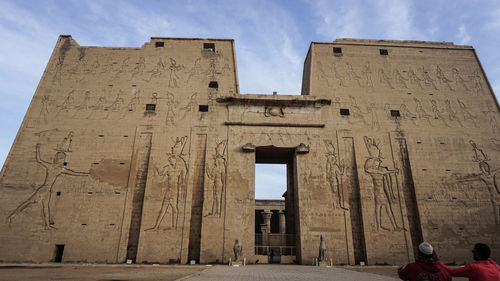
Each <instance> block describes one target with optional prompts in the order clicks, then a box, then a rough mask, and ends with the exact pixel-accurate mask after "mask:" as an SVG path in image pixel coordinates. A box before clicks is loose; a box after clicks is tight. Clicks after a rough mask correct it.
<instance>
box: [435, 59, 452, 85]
mask: <svg viewBox="0 0 500 281" xmlns="http://www.w3.org/2000/svg"><path fill="white" fill-rule="evenodd" d="M436 78H437V80H438V81H439V84H445V85H446V86H448V89H450V90H451V91H454V90H453V88H452V87H451V85H450V82H451V80H450V79H448V77H446V75H445V74H444V73H443V71H442V70H441V68H440V67H439V65H437V66H436Z"/></svg>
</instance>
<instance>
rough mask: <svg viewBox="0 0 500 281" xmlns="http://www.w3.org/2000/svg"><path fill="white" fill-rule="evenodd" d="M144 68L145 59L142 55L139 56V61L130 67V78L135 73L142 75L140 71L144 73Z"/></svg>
mask: <svg viewBox="0 0 500 281" xmlns="http://www.w3.org/2000/svg"><path fill="white" fill-rule="evenodd" d="M144 69H146V59H145V58H144V57H140V58H139V61H137V62H136V63H135V66H134V68H133V69H132V78H134V77H135V76H136V75H142V73H144Z"/></svg>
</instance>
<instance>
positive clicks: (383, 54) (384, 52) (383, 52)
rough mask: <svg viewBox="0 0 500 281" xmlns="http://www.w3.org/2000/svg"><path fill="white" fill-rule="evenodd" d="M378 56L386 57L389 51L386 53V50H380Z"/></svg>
mask: <svg viewBox="0 0 500 281" xmlns="http://www.w3.org/2000/svg"><path fill="white" fill-rule="evenodd" d="M380 54H381V55H382V56H388V55H389V51H387V49H380Z"/></svg>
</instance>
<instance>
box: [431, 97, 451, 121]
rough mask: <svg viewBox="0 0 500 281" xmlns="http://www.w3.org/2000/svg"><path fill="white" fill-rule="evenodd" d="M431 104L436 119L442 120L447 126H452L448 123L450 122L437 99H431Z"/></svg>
mask: <svg viewBox="0 0 500 281" xmlns="http://www.w3.org/2000/svg"><path fill="white" fill-rule="evenodd" d="M431 104H432V113H434V119H435V120H441V121H442V122H443V124H444V125H445V126H446V127H450V125H448V122H446V118H445V116H444V115H443V114H442V113H441V111H440V110H439V108H438V105H437V102H436V101H435V100H431Z"/></svg>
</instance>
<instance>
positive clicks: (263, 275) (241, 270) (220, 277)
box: [184, 265, 399, 281]
mask: <svg viewBox="0 0 500 281" xmlns="http://www.w3.org/2000/svg"><path fill="white" fill-rule="evenodd" d="M184 280H186V281H211V280H213V281H226V280H227V281H236V280H238V281H240V280H241V281H253V280H271V281H282V280H283V281H296V280H297V281H299V280H301V281H302V280H315V281H323V280H328V281H337V280H338V281H351V280H352V281H391V280H399V279H397V278H393V277H389V276H383V275H376V274H372V273H367V272H357V271H352V270H347V269H345V268H342V267H326V268H325V267H317V266H304V265H248V266H244V267H231V266H227V265H225V266H224V265H218V266H214V267H212V268H210V269H208V270H206V271H202V272H198V273H195V274H194V275H193V276H191V277H189V278H186V279H184Z"/></svg>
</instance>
